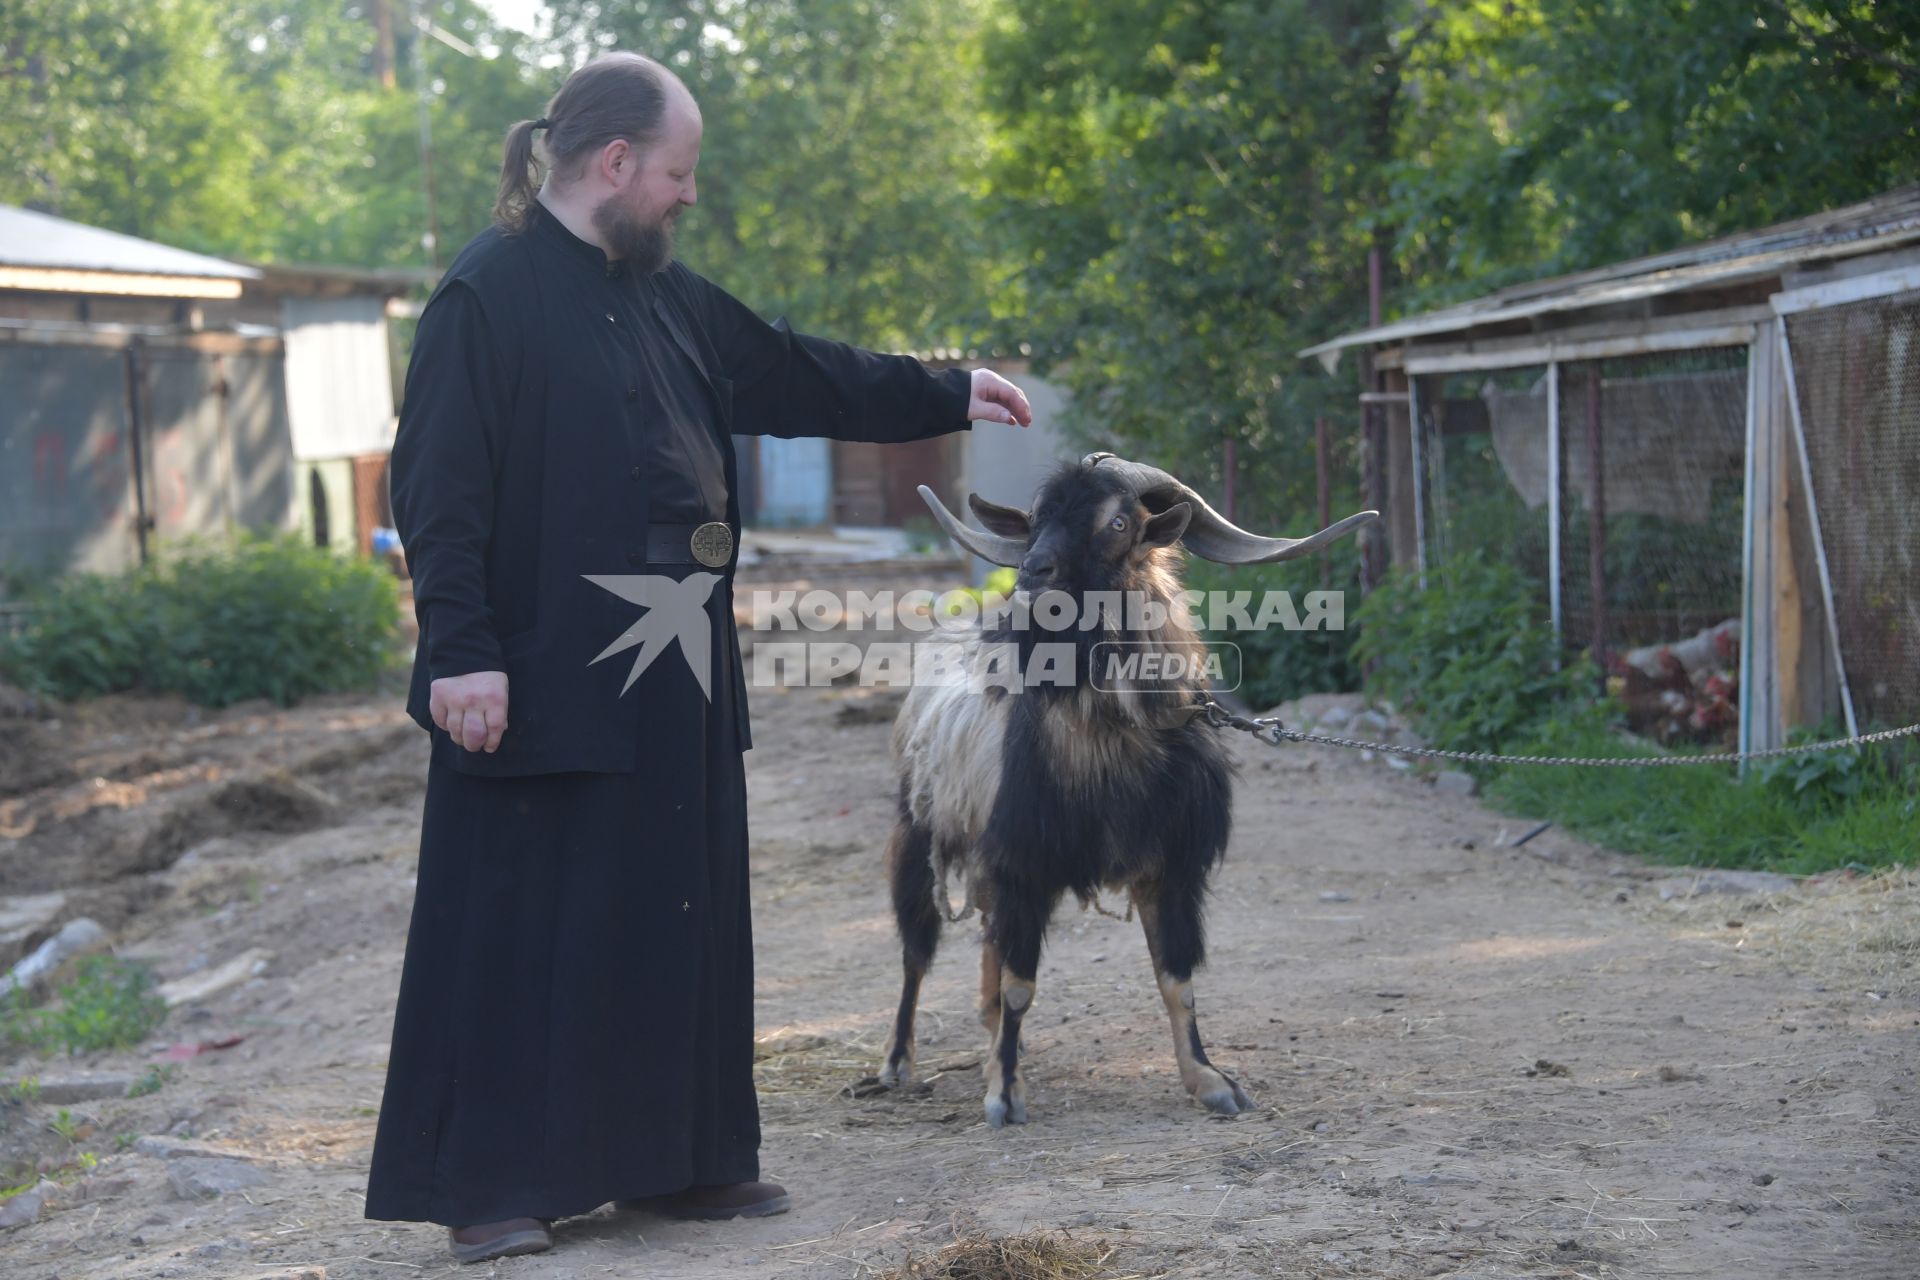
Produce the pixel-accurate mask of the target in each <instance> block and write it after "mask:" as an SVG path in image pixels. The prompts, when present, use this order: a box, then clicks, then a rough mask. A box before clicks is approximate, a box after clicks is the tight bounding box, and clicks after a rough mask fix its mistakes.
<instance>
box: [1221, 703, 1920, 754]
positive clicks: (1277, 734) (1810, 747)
mask: <svg viewBox="0 0 1920 1280" xmlns="http://www.w3.org/2000/svg"><path fill="white" fill-rule="evenodd" d="M1195 712H1196V714H1198V715H1200V716H1202V717H1204V718H1205V719H1206V722H1207V723H1208V724H1210V725H1212V726H1213V727H1214V728H1216V729H1239V730H1242V731H1243V732H1246V733H1250V734H1252V735H1253V736H1254V737H1256V738H1259V739H1260V740H1261V741H1262V742H1268V743H1271V744H1272V745H1273V746H1276V747H1277V746H1279V745H1281V744H1282V743H1284V742H1311V743H1315V744H1317V745H1319V746H1323V747H1346V748H1348V749H1350V750H1354V751H1378V752H1381V753H1382V754H1384V755H1393V756H1410V757H1413V758H1414V759H1421V760H1457V761H1460V762H1461V763H1463V764H1547V765H1575V766H1585V767H1591V768H1597V769H1646V768H1657V767H1661V766H1666V765H1681V764H1737V763H1739V762H1740V761H1743V760H1771V759H1777V758H1779V757H1781V756H1799V755H1806V754H1807V753H1809V752H1812V751H1828V750H1831V749H1833V748H1834V747H1858V746H1866V745H1867V744H1869V743H1874V742H1891V741H1893V740H1894V739H1895V738H1905V737H1910V736H1912V735H1914V734H1920V724H1910V725H1907V726H1906V727H1905V728H1903V729H1882V730H1880V731H1879V732H1878V733H1868V734H1861V735H1858V736H1856V737H1851V738H1832V739H1829V740H1828V741H1826V742H1803V743H1801V744H1799V745H1798V746H1792V747H1769V748H1767V749H1766V750H1764V751H1718V752H1713V753H1711V754H1708V755H1698V756H1507V755H1500V754H1498V753H1496V752H1492V751H1444V750H1442V749H1440V748H1438V747H1403V746H1399V745H1397V744H1395V743H1391V742H1362V741H1360V740H1359V739H1357V738H1336V737H1332V736H1329V735H1327V734H1321V733H1307V732H1305V731H1304V730H1300V729H1289V728H1287V727H1286V726H1285V725H1283V724H1281V723H1280V717H1278V716H1261V717H1258V718H1253V719H1250V718H1248V717H1247V716H1242V715H1236V714H1234V713H1233V712H1232V711H1229V710H1228V709H1227V708H1225V707H1223V706H1221V705H1220V704H1219V703H1218V702H1215V701H1214V700H1213V699H1212V698H1208V699H1206V701H1204V702H1202V703H1201V704H1200V705H1199V706H1198V707H1196V708H1195Z"/></svg>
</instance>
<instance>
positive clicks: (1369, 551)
mask: <svg viewBox="0 0 1920 1280" xmlns="http://www.w3.org/2000/svg"><path fill="white" fill-rule="evenodd" d="M1383 272H1384V267H1383V264H1382V262H1381V260H1380V250H1379V248H1378V247H1377V246H1376V247H1375V248H1372V249H1368V250H1367V324H1368V326H1369V327H1377V326H1378V325H1379V324H1380V315H1381V310H1382V306H1383V293H1384V286H1383V284H1382V275H1383ZM1386 386H1387V384H1386V378H1385V375H1384V374H1383V373H1381V371H1379V370H1377V369H1375V368H1374V365H1373V353H1372V351H1371V350H1369V351H1368V352H1367V354H1366V358H1365V363H1363V364H1362V365H1361V383H1360V389H1361V390H1362V391H1372V392H1380V391H1384V390H1386ZM1360 422H1361V437H1360V438H1361V441H1362V443H1363V448H1362V449H1361V465H1362V466H1363V467H1364V468H1365V470H1364V471H1363V473H1362V484H1361V488H1362V490H1363V491H1364V492H1365V494H1366V504H1367V506H1369V507H1371V508H1372V509H1374V510H1375V511H1378V512H1380V513H1381V514H1383V515H1385V516H1386V517H1387V518H1388V521H1389V522H1390V521H1391V519H1392V515H1393V513H1392V512H1391V510H1389V508H1388V503H1387V415H1386V412H1385V410H1384V408H1383V407H1382V406H1380V405H1377V404H1367V403H1362V404H1361V406H1360ZM1360 538H1361V542H1360V549H1361V562H1360V564H1361V568H1360V586H1361V590H1362V591H1371V590H1372V589H1373V588H1374V587H1376V586H1378V585H1379V584H1380V583H1381V581H1382V580H1383V579H1385V578H1386V576H1387V558H1388V538H1387V532H1386V529H1385V528H1383V527H1382V524H1381V523H1376V524H1374V525H1373V526H1372V527H1371V528H1368V529H1364V530H1362V531H1361V534H1360Z"/></svg>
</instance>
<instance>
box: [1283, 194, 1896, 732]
mask: <svg viewBox="0 0 1920 1280" xmlns="http://www.w3.org/2000/svg"><path fill="white" fill-rule="evenodd" d="M1348 350H1354V351H1355V352H1357V353H1359V354H1360V355H1361V356H1362V360H1361V381H1362V387H1361V393H1360V400H1361V404H1362V416H1363V422H1364V424H1365V425H1364V426H1363V431H1364V433H1365V434H1364V444H1365V448H1364V449H1363V451H1362V452H1363V456H1364V458H1365V463H1364V472H1365V474H1364V476H1363V487H1364V489H1365V491H1366V493H1367V495H1368V499H1369V505H1378V506H1379V507H1380V508H1381V510H1382V511H1383V512H1385V513H1386V515H1387V519H1386V520H1385V521H1383V522H1382V524H1383V526H1384V528H1383V530H1382V531H1381V532H1379V533H1377V534H1376V535H1375V536H1374V538H1373V541H1372V543H1371V545H1370V547H1369V551H1370V553H1371V555H1372V557H1373V559H1374V561H1375V563H1376V564H1382V563H1384V562H1387V561H1390V562H1391V563H1393V564H1394V565H1398V566H1404V567H1405V568H1406V569H1408V570H1409V571H1411V572H1415V573H1419V574H1421V575H1422V576H1423V578H1424V577H1425V576H1426V575H1427V574H1428V572H1429V570H1430V569H1432V568H1433V567H1434V566H1437V565H1438V564H1440V563H1441V562H1442V561H1444V560H1446V559H1447V558H1449V557H1453V556H1458V555H1463V554H1464V555H1479V556H1485V557H1494V558H1500V559H1503V560H1506V561H1508V562H1510V563H1513V564H1515V565H1517V566H1519V567H1520V568H1521V569H1522V570H1523V571H1525V572H1527V573H1528V574H1529V575H1530V576H1532V577H1533V578H1534V579H1535V580H1537V581H1539V582H1540V584H1541V590H1542V593H1543V595H1544V596H1545V597H1546V599H1545V601H1544V602H1543V603H1544V604H1545V607H1546V610H1547V612H1548V613H1549V615H1550V616H1551V618H1552V621H1553V625H1554V627H1555V628H1556V630H1557V631H1558V632H1559V633H1560V634H1561V635H1562V636H1563V638H1564V639H1565V641H1566V642H1567V644H1568V645H1569V647H1571V648H1576V649H1587V650H1589V651H1590V652H1592V653H1593V654H1594V655H1595V656H1596V657H1597V658H1599V659H1600V660H1601V661H1602V662H1603V663H1604V664H1605V665H1606V667H1607V669H1608V670H1609V672H1611V673H1613V675H1614V676H1615V678H1616V680H1620V681H1623V682H1624V683H1625V684H1626V685H1628V686H1629V687H1633V686H1636V685H1637V686H1638V687H1640V688H1641V689H1642V690H1646V689H1652V690H1653V691H1654V693H1655V694H1657V695H1658V696H1659V697H1660V698H1665V699H1666V700H1667V704H1668V705H1669V706H1670V708H1672V709H1673V710H1674V713H1675V714H1676V715H1680V716H1682V718H1686V717H1691V719H1692V724H1691V727H1692V729H1694V730H1697V731H1700V732H1695V733H1693V734H1692V735H1691V736H1694V737H1695V738H1696V739H1705V738H1707V737H1709V736H1713V734H1712V731H1713V730H1715V729H1717V728H1724V730H1725V732H1724V735H1722V736H1723V737H1724V739H1725V740H1728V741H1734V740H1737V742H1738V744H1739V745H1740V746H1741V747H1742V749H1748V748H1764V747H1769V746H1774V745H1778V744H1780V743H1781V742H1783V741H1784V739H1785V738H1786V736H1787V734H1788V733H1789V732H1790V731H1791V730H1792V729H1794V728H1797V727H1800V726H1808V725H1814V724H1819V723H1821V722H1837V723H1841V724H1844V725H1845V727H1846V728H1847V729H1848V730H1849V731H1850V732H1851V731H1854V730H1855V729H1856V728H1860V727H1873V726H1886V725H1900V724H1907V723H1911V722H1913V721H1914V720H1920V589H1917V585H1916V584H1920V186H1916V187H1908V188H1904V189H1901V190H1898V191H1893V192H1889V193H1887V194H1885V195H1883V196H1880V197H1878V198H1876V199H1873V200H1869V201H1864V202H1862V203H1860V204H1857V205H1850V206H1847V207H1845V208H1840V209H1833V210H1830V211H1827V212H1825V213H1821V214H1817V215H1815V216H1812V217H1808V218H1801V219H1797V220H1795V221H1792V222H1787V223H1782V224H1780V225H1778V226H1773V227H1767V228H1763V229H1760V230H1757V231H1752V232H1747V233H1743V234H1740V235H1735V236H1728V237H1724V238H1722V239H1718V240H1713V241H1708V242H1706V243H1703V244H1697V245H1692V246H1688V247H1686V248H1683V249H1678V250H1674V251H1672V252H1669V253H1663V254H1656V255H1653V256H1651V257H1646V258H1640V259H1635V260H1633V261H1630V262H1622V263H1617V264H1614V265H1611V266H1607V267H1602V268H1599V269H1596V270H1592V271H1586V272H1581V273H1579V274H1576V275H1570V276H1562V277H1558V278H1555V279H1550V280H1540V281H1535V282H1531V283H1528V284H1523V285H1517V286H1514V287H1512V288H1508V289H1503V290H1501V291H1499V292H1498V293H1494V294H1491V295H1488V296H1487V297H1484V298H1479V299H1475V300H1473V301H1471V302H1466V303H1462V304H1460V305H1458V306H1453V307H1448V308H1445V309H1442V310H1437V311H1432V312H1428V313H1424V314H1420V315H1415V316H1410V317H1407V318H1405V319H1401V320H1396V321H1393V322H1391V323H1386V324H1379V325H1375V326H1372V327H1370V328H1367V329H1362V330H1359V331H1357V332H1354V333H1350V334H1346V335H1343V336H1341V337H1338V338H1334V339H1332V340H1330V341H1327V342H1324V343H1321V344H1319V345H1317V346H1314V347H1312V348H1309V349H1308V350H1306V351H1305V352H1302V353H1301V354H1302V355H1303V356H1310V357H1315V358H1317V359H1319V360H1320V361H1321V363H1322V365H1323V366H1324V367H1325V368H1326V369H1327V370H1328V371H1329V372H1332V371H1333V370H1334V369H1335V368H1336V366H1337V365H1338V363H1339V361H1340V358H1341V356H1342V354H1343V353H1344V352H1345V351H1348ZM1715 699H1718V700H1719V705H1720V707H1721V711H1723V712H1724V716H1723V719H1724V724H1716V723H1715V722H1714V718H1715V715H1716V714H1719V713H1717V712H1715V711H1714V709H1713V708H1714V700H1715ZM1656 700H1657V699H1656ZM1681 727H1682V728H1683V729H1684V728H1686V727H1687V726H1684V725H1683V726H1681Z"/></svg>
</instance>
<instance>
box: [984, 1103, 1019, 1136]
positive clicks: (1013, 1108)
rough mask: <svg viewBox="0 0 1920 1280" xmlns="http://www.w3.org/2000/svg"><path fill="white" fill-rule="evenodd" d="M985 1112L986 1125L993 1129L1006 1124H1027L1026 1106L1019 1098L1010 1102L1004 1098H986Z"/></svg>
mask: <svg viewBox="0 0 1920 1280" xmlns="http://www.w3.org/2000/svg"><path fill="white" fill-rule="evenodd" d="M986 1111H987V1124H988V1126H989V1127H991V1128H994V1129H998V1128H1000V1127H1002V1126H1003V1125H1007V1124H1025V1123H1026V1122H1027V1104H1026V1103H1025V1102H1024V1101H1023V1100H1021V1099H1019V1098H1015V1099H1013V1100H1011V1101H1009V1100H1007V1099H1006V1098H988V1099H987V1105H986Z"/></svg>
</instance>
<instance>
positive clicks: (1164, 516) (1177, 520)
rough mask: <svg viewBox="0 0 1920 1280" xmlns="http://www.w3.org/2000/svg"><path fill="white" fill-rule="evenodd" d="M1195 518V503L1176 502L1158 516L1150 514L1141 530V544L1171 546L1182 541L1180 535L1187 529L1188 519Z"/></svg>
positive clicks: (1144, 545) (1145, 545)
mask: <svg viewBox="0 0 1920 1280" xmlns="http://www.w3.org/2000/svg"><path fill="white" fill-rule="evenodd" d="M1191 519H1193V504H1192V503H1190V502H1176V503H1174V504H1173V505H1172V506H1170V507H1168V508H1167V509H1166V510H1165V511H1162V512H1161V513H1160V514H1159V515H1157V516H1150V517H1148V519H1147V523H1146V524H1145V525H1144V526H1143V527H1142V528H1141V530H1140V545H1141V546H1143V547H1170V546H1172V545H1173V544H1174V543H1176V542H1178V541H1180V535H1181V534H1183V533H1185V532H1186V531H1187V521H1189V520H1191Z"/></svg>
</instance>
